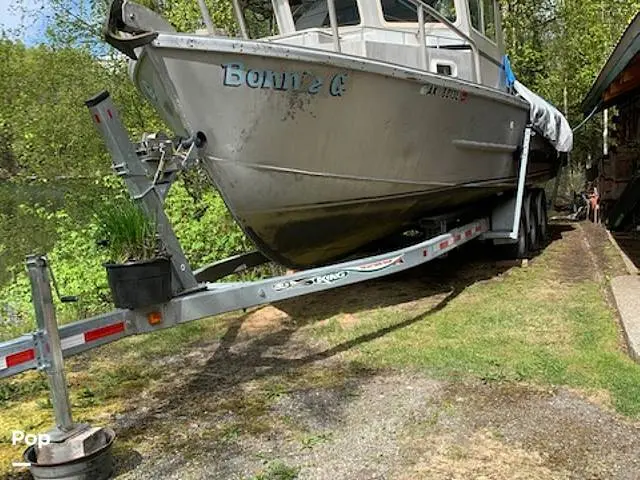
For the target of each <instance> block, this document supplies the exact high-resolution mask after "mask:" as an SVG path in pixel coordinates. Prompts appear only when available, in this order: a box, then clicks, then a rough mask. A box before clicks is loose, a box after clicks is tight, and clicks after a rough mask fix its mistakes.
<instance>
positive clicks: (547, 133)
mask: <svg viewBox="0 0 640 480" xmlns="http://www.w3.org/2000/svg"><path fill="white" fill-rule="evenodd" d="M514 88H515V90H516V92H517V93H518V95H520V96H521V97H522V98H523V99H525V100H526V101H527V102H529V105H531V112H530V117H531V123H532V124H533V125H534V126H535V127H536V129H537V130H538V131H539V132H540V133H541V134H542V136H543V137H544V138H546V139H547V140H549V142H551V144H552V145H553V146H554V147H555V149H556V150H557V151H558V152H563V153H568V152H570V151H571V150H572V149H573V131H572V130H571V126H570V125H569V122H568V121H567V119H566V118H565V117H564V115H563V114H562V113H560V111H559V110H558V109H557V108H556V107H554V106H553V105H551V104H550V103H549V102H547V101H546V100H545V99H543V98H541V97H539V96H538V95H536V94H535V93H533V92H532V91H531V90H529V89H528V88H527V87H525V86H524V85H522V84H521V83H520V82H518V81H517V80H516V82H515V84H514Z"/></svg>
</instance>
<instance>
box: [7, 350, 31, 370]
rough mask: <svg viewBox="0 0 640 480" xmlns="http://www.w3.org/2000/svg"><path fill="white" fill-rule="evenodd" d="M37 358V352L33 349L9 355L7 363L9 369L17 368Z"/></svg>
mask: <svg viewBox="0 0 640 480" xmlns="http://www.w3.org/2000/svg"><path fill="white" fill-rule="evenodd" d="M34 358H36V352H35V350H34V349H33V348H31V349H29V350H24V351H23V352H18V353H12V354H11V355H7V357H6V359H5V360H6V362H7V368H9V367H15V366H16V365H19V364H21V363H24V362H28V361H30V360H33V359H34Z"/></svg>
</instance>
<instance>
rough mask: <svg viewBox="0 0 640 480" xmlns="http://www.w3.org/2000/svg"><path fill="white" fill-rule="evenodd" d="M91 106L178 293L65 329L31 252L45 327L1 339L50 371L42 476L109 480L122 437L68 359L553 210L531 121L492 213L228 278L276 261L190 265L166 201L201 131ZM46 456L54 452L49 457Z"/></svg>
mask: <svg viewBox="0 0 640 480" xmlns="http://www.w3.org/2000/svg"><path fill="white" fill-rule="evenodd" d="M86 105H87V107H88V108H89V111H90V113H91V117H92V119H93V121H94V124H95V125H96V127H97V128H98V130H99V132H100V133H101V134H102V136H103V138H104V140H105V143H106V145H107V148H108V150H109V152H110V154H111V157H112V162H113V165H112V167H113V170H114V172H115V173H116V174H117V175H119V176H121V177H122V178H123V180H124V182H125V184H126V186H127V189H128V191H129V194H130V195H131V197H132V198H133V199H135V200H137V201H138V202H139V204H140V205H141V206H142V208H143V209H144V211H145V212H146V213H147V214H148V215H151V216H152V217H153V218H155V219H157V224H158V234H159V236H160V238H161V240H162V242H163V244H164V245H165V247H166V249H167V251H168V253H169V254H170V258H171V266H172V291H173V297H172V298H171V300H170V301H168V302H166V303H164V304H160V305H153V306H149V307H146V308H140V309H137V310H114V311H111V312H108V313H104V314H101V315H97V316H94V317H91V318H88V319H84V320H79V321H76V322H73V323H70V324H66V325H63V326H60V327H58V325H57V322H56V318H55V308H54V303H53V296H52V292H51V286H50V275H49V271H50V266H49V264H48V262H47V259H46V257H45V256H38V255H33V256H29V257H28V258H27V270H28V274H29V278H30V281H31V288H32V297H33V304H34V308H35V314H36V315H35V316H36V322H37V330H36V331H35V332H33V333H31V334H28V335H23V336H21V337H19V338H16V339H14V340H10V341H6V342H2V343H0V379H1V378H6V377H11V376H13V375H16V374H19V373H21V372H24V371H27V370H34V369H35V370H41V371H44V372H45V373H46V374H47V377H48V380H49V387H50V394H51V400H52V404H53V409H54V413H55V421H56V426H55V427H54V428H53V429H52V430H50V431H49V432H48V433H47V435H48V436H49V438H50V444H49V445H47V446H46V448H41V449H40V451H39V452H38V451H36V449H35V448H34V447H33V446H32V447H29V449H27V451H26V452H25V454H24V457H25V460H26V462H25V463H24V465H23V466H29V467H30V469H31V473H32V474H33V475H34V477H35V478H87V479H89V478H91V479H101V478H109V477H110V476H111V475H112V470H113V461H112V458H111V455H110V447H111V445H112V444H113V441H114V438H115V434H114V433H113V431H112V430H110V429H108V428H92V427H90V426H88V425H84V424H83V425H78V424H75V423H73V421H72V416H71V408H70V403H69V397H68V392H67V384H66V381H65V376H64V362H63V357H69V356H72V355H76V354H78V353H82V352H85V351H87V350H91V349H94V348H96V347H99V346H101V345H104V344H107V343H111V342H114V341H116V340H120V339H121V338H124V337H128V336H131V335H140V334H145V333H151V332H155V331H158V330H161V329H165V328H171V327H176V326H179V325H180V324H183V323H186V322H190V321H193V320H199V319H203V318H207V317H211V316H214V315H218V314H220V313H224V312H230V311H234V310H242V309H247V308H250V307H255V306H259V305H264V304H268V303H274V302H278V301H281V300H285V299H290V298H294V297H298V296H301V295H307V294H310V293H315V292H321V291H324V290H329V289H332V288H336V287H341V286H345V285H351V284H354V283H358V282H363V281H366V280H371V279H375V278H380V277H384V276H387V275H391V274H394V273H398V272H401V271H404V270H408V269H410V268H413V267H416V266H418V265H422V264H424V263H427V262H429V261H431V260H433V259H435V258H438V257H441V256H443V255H446V254H447V253H449V252H450V251H452V250H454V249H456V248H458V247H459V246H461V245H463V244H465V243H467V242H469V241H471V240H474V239H476V238H482V239H486V240H491V241H493V242H494V243H512V244H513V243H517V242H518V240H519V239H521V238H522V236H523V235H525V233H526V232H524V231H523V228H521V227H522V226H523V225H528V224H529V223H530V222H529V216H530V215H532V209H538V215H541V214H542V213H543V212H542V211H540V209H545V211H544V213H545V215H546V205H545V204H543V202H540V201H532V198H533V196H535V195H533V194H532V193H531V191H528V189H527V187H526V185H525V183H526V182H525V179H526V172H527V162H528V156H529V141H530V137H531V135H532V128H531V127H530V126H528V127H527V128H526V130H525V135H524V142H523V145H522V148H521V154H520V168H519V182H518V189H517V191H516V194H515V196H507V197H508V198H505V200H504V201H503V202H502V204H500V205H499V206H498V208H495V209H494V210H493V211H491V212H484V213H486V215H484V216H481V217H480V218H477V219H476V220H473V221H471V222H469V223H466V224H464V225H461V226H458V227H456V228H453V229H450V230H448V231H444V230H443V231H441V233H440V234H439V235H437V236H435V237H433V238H429V239H427V240H424V241H422V242H420V243H417V244H414V245H411V246H408V247H404V248H401V249H398V250H395V251H391V252H387V253H383V254H378V255H374V256H369V257H366V258H360V259H356V260H350V261H345V262H342V263H338V264H333V265H328V266H324V267H318V268H312V269H308V270H304V271H298V272H295V273H293V274H290V275H284V276H277V277H272V278H267V279H263V280H256V281H244V282H239V281H236V282H220V281H218V280H220V279H221V278H223V277H225V276H227V275H229V274H232V273H238V272H241V271H244V270H246V269H248V268H252V267H255V266H258V265H261V264H264V263H267V262H268V259H267V258H265V257H264V256H263V255H262V254H261V253H259V252H251V253H248V254H243V255H238V256H235V257H231V258H228V259H226V260H222V261H219V262H216V263H214V264H211V265H209V266H206V267H203V268H200V269H198V270H195V271H194V270H192V269H191V266H190V265H189V262H188V261H187V258H186V256H185V254H184V252H183V250H182V248H181V246H180V243H179V242H178V239H177V237H176V235H175V232H174V231H173V229H172V227H171V224H170V222H169V219H168V218H167V216H166V214H165V212H164V199H165V198H166V195H167V193H168V190H169V187H170V186H171V183H172V182H173V181H174V180H175V178H176V176H177V175H178V173H179V172H180V171H181V170H183V169H185V168H189V167H190V166H192V165H193V164H195V163H197V150H198V148H199V147H201V146H202V144H203V142H206V138H204V136H203V135H201V134H199V133H197V134H195V135H194V136H193V137H192V138H189V139H183V140H182V141H180V142H178V144H177V146H176V143H175V142H173V141H171V140H169V139H168V138H167V137H164V136H162V135H147V136H143V141H142V142H141V143H138V144H134V143H132V142H131V141H130V140H129V135H128V133H127V131H126V129H125V127H124V125H123V124H122V122H121V120H120V117H119V114H118V112H117V110H116V108H115V105H114V104H113V102H112V100H111V98H110V96H109V94H108V93H107V92H103V93H101V94H100V95H97V96H96V97H94V98H92V99H90V100H88V101H87V102H86ZM537 197H540V198H542V199H543V198H544V196H543V195H537ZM523 206H525V207H526V208H523ZM538 218H540V217H538ZM545 218H546V217H545ZM523 220H526V221H523ZM36 455H37V457H36ZM42 457H46V458H45V459H44V460H41V458H42ZM74 475H75V476H74Z"/></svg>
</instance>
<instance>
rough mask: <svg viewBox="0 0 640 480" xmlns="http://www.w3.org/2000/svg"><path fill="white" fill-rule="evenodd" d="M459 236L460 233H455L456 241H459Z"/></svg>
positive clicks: (460, 236)
mask: <svg viewBox="0 0 640 480" xmlns="http://www.w3.org/2000/svg"><path fill="white" fill-rule="evenodd" d="M461 238H462V235H460V234H459V233H456V242H459V241H460V239H461Z"/></svg>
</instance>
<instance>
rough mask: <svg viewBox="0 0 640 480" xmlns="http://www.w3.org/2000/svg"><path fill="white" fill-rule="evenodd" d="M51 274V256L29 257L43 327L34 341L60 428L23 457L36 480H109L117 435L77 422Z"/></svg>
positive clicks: (32, 284)
mask: <svg viewBox="0 0 640 480" xmlns="http://www.w3.org/2000/svg"><path fill="white" fill-rule="evenodd" d="M48 269H49V265H48V263H47V258H46V257H44V256H41V255H30V256H28V257H27V272H28V274H29V280H30V281H31V295H32V302H33V305H34V310H35V316H36V322H37V324H38V334H37V335H36V338H35V339H34V343H35V351H36V357H37V363H38V368H39V369H41V370H44V372H45V373H46V374H47V379H48V380H49V389H50V395H51V403H52V405H53V412H54V418H55V422H56V424H55V426H54V427H53V428H52V429H51V430H49V431H48V432H46V433H45V434H44V435H39V437H38V438H39V441H38V444H37V445H32V446H30V447H29V448H27V450H26V451H25V452H24V458H25V460H27V461H28V463H29V464H30V467H29V468H30V469H31V473H32V475H33V476H34V478H36V479H45V478H47V479H51V478H57V479H64V478H68V479H71V478H73V479H77V480H85V479H86V480H89V479H92V480H98V479H106V478H109V477H110V476H111V473H112V472H113V458H112V456H111V446H112V444H113V440H114V438H115V434H114V432H113V430H111V429H108V428H99V427H91V426H90V425H88V424H85V423H83V424H76V423H73V419H72V416H71V403H70V401H69V391H68V390H67V380H66V376H65V374H64V359H63V354H62V342H61V341H60V332H59V330H58V322H57V320H56V311H55V306H54V303H53V295H52V293H51V283H50V277H49V271H48Z"/></svg>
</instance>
